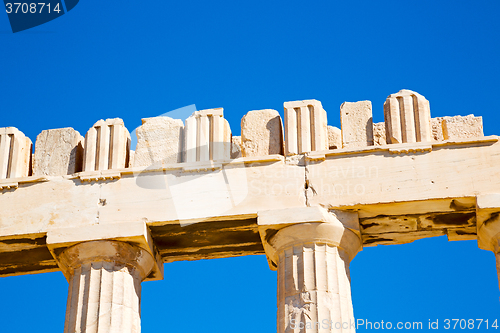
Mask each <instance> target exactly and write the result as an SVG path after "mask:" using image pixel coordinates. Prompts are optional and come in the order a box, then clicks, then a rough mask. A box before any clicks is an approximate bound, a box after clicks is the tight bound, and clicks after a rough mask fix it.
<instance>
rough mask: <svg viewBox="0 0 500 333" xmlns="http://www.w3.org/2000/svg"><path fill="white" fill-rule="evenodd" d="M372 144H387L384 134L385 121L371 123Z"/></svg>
mask: <svg viewBox="0 0 500 333" xmlns="http://www.w3.org/2000/svg"><path fill="white" fill-rule="evenodd" d="M373 144H374V145H375V146H383V145H386V144H387V141H386V135H385V123H375V124H373Z"/></svg>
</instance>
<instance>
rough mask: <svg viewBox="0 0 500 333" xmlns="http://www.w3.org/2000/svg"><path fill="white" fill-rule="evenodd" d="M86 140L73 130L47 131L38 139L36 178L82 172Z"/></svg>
mask: <svg viewBox="0 0 500 333" xmlns="http://www.w3.org/2000/svg"><path fill="white" fill-rule="evenodd" d="M83 144H84V138H83V136H81V135H80V133H79V132H78V131H75V130H74V129H73V128H58V129H51V130H45V131H42V133H40V134H39V135H38V136H37V138H36V143H35V154H34V159H33V175H34V176H44V175H47V176H62V175H71V174H74V173H77V172H80V171H82V168H83Z"/></svg>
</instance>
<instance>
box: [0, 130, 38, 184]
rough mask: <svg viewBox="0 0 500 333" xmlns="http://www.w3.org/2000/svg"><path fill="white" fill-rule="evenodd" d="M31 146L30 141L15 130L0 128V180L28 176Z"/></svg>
mask: <svg viewBox="0 0 500 333" xmlns="http://www.w3.org/2000/svg"><path fill="white" fill-rule="evenodd" d="M31 146H32V144H31V140H30V139H29V138H28V137H26V136H25V135H24V134H23V133H22V132H21V131H19V130H18V129H17V128H15V127H4V128H0V179H7V178H19V177H27V176H28V175H29V172H30V161H31Z"/></svg>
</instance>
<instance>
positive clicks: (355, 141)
mask: <svg viewBox="0 0 500 333" xmlns="http://www.w3.org/2000/svg"><path fill="white" fill-rule="evenodd" d="M340 122H341V124H342V146H343V148H359V147H366V146H373V117H372V103H371V102H370V101H361V102H355V103H351V102H344V103H343V104H342V105H341V106H340Z"/></svg>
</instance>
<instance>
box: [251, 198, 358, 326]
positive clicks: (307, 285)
mask: <svg viewBox="0 0 500 333" xmlns="http://www.w3.org/2000/svg"><path fill="white" fill-rule="evenodd" d="M290 210H291V212H281V213H283V214H287V216H285V215H282V217H283V219H285V220H287V221H286V222H289V221H288V219H290V218H292V219H297V218H302V219H303V221H306V222H304V223H295V224H287V225H285V226H284V227H282V226H283V225H282V224H281V225H279V224H272V223H273V221H272V220H273V219H274V217H275V216H278V214H276V213H274V214H268V213H265V212H264V213H262V214H261V215H259V219H260V220H259V223H260V226H259V227H260V228H261V231H262V232H261V237H263V240H264V248H265V249H266V254H267V256H268V260H269V262H270V265H271V267H273V266H276V267H277V270H278V333H292V332H294V333H299V332H304V333H306V332H307V333H326V332H355V321H354V315H353V307H352V301H351V287H350V276H349V263H350V261H351V260H352V259H353V258H354V256H355V255H356V254H357V253H358V252H359V251H360V250H361V249H362V242H361V238H360V235H359V232H358V231H357V230H356V229H355V228H356V224H357V223H358V222H357V221H358V219H357V214H356V213H345V214H344V213H343V212H342V213H339V214H337V215H335V214H332V213H329V212H328V211H326V210H324V209H322V208H320V207H316V208H315V207H308V208H305V209H303V208H301V209H290ZM302 213H304V214H302ZM273 215H274V216H273ZM308 217H309V218H308ZM341 220H343V222H341ZM316 221H317V222H316ZM269 227H274V228H276V229H274V230H273V229H269ZM353 227H354V228H353ZM264 228H267V229H266V230H264Z"/></svg>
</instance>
